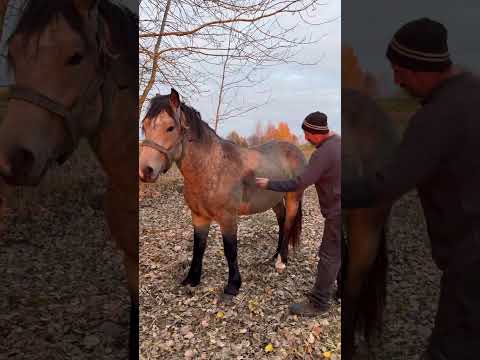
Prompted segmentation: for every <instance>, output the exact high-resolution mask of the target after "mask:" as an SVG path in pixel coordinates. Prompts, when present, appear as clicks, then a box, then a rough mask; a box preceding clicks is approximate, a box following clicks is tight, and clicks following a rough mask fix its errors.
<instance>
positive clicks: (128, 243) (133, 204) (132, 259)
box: [105, 187, 139, 360]
mask: <svg viewBox="0 0 480 360" xmlns="http://www.w3.org/2000/svg"><path fill="white" fill-rule="evenodd" d="M130 193H132V195H133V196H128V195H127V196H126V195H125V194H129V192H125V191H120V190H118V189H117V190H114V189H113V188H112V187H109V189H108V191H107V196H106V209H105V210H106V217H107V221H108V225H109V229H110V232H111V234H112V237H113V238H114V240H115V242H116V243H117V246H118V247H119V248H120V249H121V250H123V252H124V264H125V269H126V271H127V281H128V288H129V293H130V298H131V308H130V339H129V343H130V345H129V353H130V355H129V359H131V360H134V359H138V342H139V324H138V322H139V308H138V304H139V291H138V286H139V285H138V260H139V254H138V197H137V196H136V194H135V193H133V192H132V191H130Z"/></svg>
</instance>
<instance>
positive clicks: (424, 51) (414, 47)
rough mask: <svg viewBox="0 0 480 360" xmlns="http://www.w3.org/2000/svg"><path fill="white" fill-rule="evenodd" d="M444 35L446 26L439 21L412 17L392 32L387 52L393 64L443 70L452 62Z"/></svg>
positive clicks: (414, 69)
mask: <svg viewBox="0 0 480 360" xmlns="http://www.w3.org/2000/svg"><path fill="white" fill-rule="evenodd" d="M447 37H448V36H447V29H446V28H445V26H443V25H442V24H440V23H439V22H436V21H433V20H431V19H428V18H421V19H418V20H414V21H411V22H409V23H407V24H405V25H403V26H402V27H401V28H400V29H399V30H398V31H397V32H396V33H395V35H394V36H393V39H392V40H391V41H390V43H389V45H388V48H387V53H386V56H387V58H388V59H389V60H390V61H391V62H392V63H393V64H396V65H398V66H401V67H404V68H407V69H410V70H413V71H425V72H436V71H443V70H445V69H447V68H448V67H449V66H450V65H451V64H452V62H451V60H450V54H449V51H448V45H447Z"/></svg>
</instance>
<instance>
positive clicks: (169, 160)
mask: <svg viewBox="0 0 480 360" xmlns="http://www.w3.org/2000/svg"><path fill="white" fill-rule="evenodd" d="M180 114H181V109H180V106H179V107H178V108H177V110H176V111H175V113H174V114H173V119H174V120H175V122H176V123H177V125H179V126H180V128H181V129H182V132H181V133H180V136H179V137H178V139H177V141H175V142H174V143H173V145H172V146H170V148H169V149H167V148H166V147H163V146H162V145H160V144H158V143H156V142H155V141H152V140H149V139H145V140H143V141H142V143H141V144H140V146H142V147H143V146H146V147H149V148H152V149H155V150H157V151H158V152H160V153H161V154H163V155H164V156H165V158H166V159H167V166H166V169H170V166H171V165H172V162H173V153H174V151H175V149H176V147H177V146H178V144H183V136H184V131H183V129H184V128H183V126H182V123H181V121H180ZM182 150H183V149H182Z"/></svg>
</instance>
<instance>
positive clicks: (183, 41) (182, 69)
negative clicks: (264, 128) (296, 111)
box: [139, 0, 331, 126]
mask: <svg viewBox="0 0 480 360" xmlns="http://www.w3.org/2000/svg"><path fill="white" fill-rule="evenodd" d="M321 5H323V4H322V3H320V2H319V1H318V0H244V1H236V0H205V1H200V0H184V1H183V0H182V1H179V0H173V1H172V0H169V1H167V2H165V0H143V1H141V3H140V34H139V37H140V49H139V52H140V70H139V75H140V89H141V94H142V95H141V96H140V104H139V105H140V111H141V110H142V108H143V105H144V102H145V101H146V100H147V99H148V97H149V94H150V93H152V92H153V90H154V89H155V88H156V86H157V84H161V85H170V86H173V87H178V88H181V89H182V94H183V96H184V97H187V99H188V97H190V96H191V95H198V94H201V93H204V92H206V91H207V89H206V84H210V83H211V81H212V79H218V78H219V71H218V69H220V71H221V76H220V78H221V79H223V86H222V83H221V84H220V86H218V87H217V89H219V96H218V98H219V101H218V106H217V109H218V111H217V117H218V119H217V121H216V122H217V126H218V121H220V120H221V118H222V117H223V118H224V119H225V118H231V117H234V116H238V114H242V113H243V112H244V111H248V108H249V106H248V104H247V106H246V107H242V108H240V109H239V108H236V109H235V106H232V104H230V106H228V104H227V103H226V96H225V95H226V93H227V92H233V89H234V88H235V87H236V88H239V87H243V86H249V84H250V85H251V84H252V83H255V81H257V82H258V81H261V79H258V77H256V76H255V75H258V70H259V69H261V68H262V67H267V66H272V65H276V64H279V63H292V62H295V56H296V55H297V53H298V51H299V49H300V46H301V45H306V44H313V43H315V42H316V41H318V40H319V39H311V38H307V37H295V36H294V35H292V34H294V32H293V31H292V30H293V29H294V28H295V27H297V26H298V24H299V23H308V24H310V25H320V24H319V23H316V24H315V23H313V22H312V21H309V19H311V18H313V15H314V14H315V12H316V11H317V9H318V8H319V6H321ZM329 21H331V20H329ZM326 22H328V21H325V22H322V23H321V24H323V23H326ZM159 29H160V31H159ZM159 39H161V41H160V40H159ZM157 44H158V46H156V45H157ZM314 63H316V62H313V63H312V64H314ZM240 68H241V69H244V72H243V73H242V76H240V75H239V70H238V69H240ZM222 69H223V70H222ZM235 69H236V70H235ZM235 72H236V77H231V76H230V75H231V74H233V73H235ZM227 78H228V81H227ZM251 106H258V104H257V105H255V104H253V105H251V104H250V107H251Z"/></svg>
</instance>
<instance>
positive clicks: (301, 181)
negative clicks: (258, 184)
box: [267, 151, 330, 192]
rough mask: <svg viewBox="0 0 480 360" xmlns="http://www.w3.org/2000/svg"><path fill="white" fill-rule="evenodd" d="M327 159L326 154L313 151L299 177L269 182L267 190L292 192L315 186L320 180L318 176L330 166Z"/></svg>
mask: <svg viewBox="0 0 480 360" xmlns="http://www.w3.org/2000/svg"><path fill="white" fill-rule="evenodd" d="M329 158H330V157H329V156H328V155H327V154H322V155H321V154H320V151H315V152H314V153H313V154H312V156H311V157H310V160H309V162H308V165H307V167H306V168H305V170H304V171H303V173H302V174H301V175H299V176H297V177H295V178H293V179H290V180H283V181H282V180H270V181H269V182H268V187H267V189H268V190H272V191H279V192H292V191H297V190H301V189H305V188H307V187H308V186H310V185H312V184H315V183H316V182H317V181H318V180H319V179H320V175H321V174H322V173H323V172H324V171H325V170H326V169H328V167H329V166H330V164H329Z"/></svg>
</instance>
